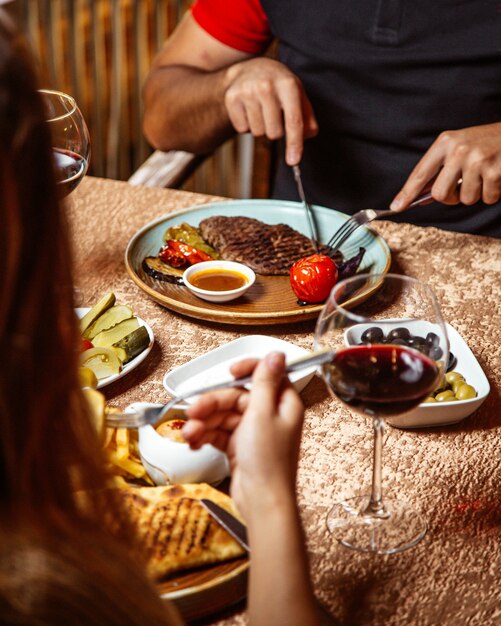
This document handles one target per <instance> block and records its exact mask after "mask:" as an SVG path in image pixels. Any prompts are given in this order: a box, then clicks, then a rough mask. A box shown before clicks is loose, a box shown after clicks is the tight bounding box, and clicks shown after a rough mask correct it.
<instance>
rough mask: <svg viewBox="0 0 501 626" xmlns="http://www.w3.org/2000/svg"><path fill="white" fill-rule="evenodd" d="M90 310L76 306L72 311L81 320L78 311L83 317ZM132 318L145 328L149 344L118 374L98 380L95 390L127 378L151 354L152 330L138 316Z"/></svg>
mask: <svg viewBox="0 0 501 626" xmlns="http://www.w3.org/2000/svg"><path fill="white" fill-rule="evenodd" d="M91 308H92V307H88V306H76V307H75V308H74V310H75V313H76V314H77V315H78V316H79V319H81V318H80V313H79V311H81V312H82V315H85V313H87V312H88V311H90V310H91ZM134 317H136V318H137V321H138V322H139V324H140V325H142V326H144V327H145V328H146V331H147V332H148V336H149V338H150V342H149V344H148V345H147V347H146V348H145V349H144V350H143V351H142V352H140V353H139V354H138V355H137V356H136V357H134V358H133V359H131V360H130V361H129V363H126V364H125V365H124V366H123V369H122V371H121V372H120V373H119V374H112V375H111V376H107V377H106V378H102V379H101V380H99V381H98V383H97V387H96V389H102V388H103V387H106V386H107V385H111V383H114V382H115V381H116V380H119V379H121V378H124V377H125V376H127V374H128V373H129V372H132V370H134V369H136V367H138V365H140V364H141V363H142V362H143V361H144V360H145V359H146V357H147V356H148V354H149V353H150V352H151V350H152V348H153V344H154V343H155V335H154V333H153V329H152V328H151V326H150V325H149V324H148V322H146V321H145V320H144V319H143V318H142V317H139V315H135V314H134Z"/></svg>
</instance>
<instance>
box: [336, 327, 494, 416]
mask: <svg viewBox="0 0 501 626" xmlns="http://www.w3.org/2000/svg"><path fill="white" fill-rule="evenodd" d="M386 321H387V322H388V321H390V322H391V321H392V320H386ZM405 325H406V320H395V323H394V324H393V327H395V328H397V327H398V326H405ZM445 325H446V328H447V334H448V336H449V345H450V351H451V352H452V353H453V354H454V356H455V357H456V359H457V364H456V365H455V366H454V368H453V369H454V370H455V371H456V372H459V373H460V374H463V376H464V377H465V379H466V382H467V383H468V384H470V385H473V387H475V390H476V392H477V396H476V397H475V398H471V399H469V400H455V401H452V402H430V403H427V402H423V403H422V404H420V405H418V406H417V407H415V408H414V409H411V410H410V411H409V412H408V413H403V414H402V415H395V416H393V417H387V418H386V421H387V422H388V424H390V425H391V426H394V427H396V428H429V427H431V426H447V425H449V424H456V423H457V422H460V421H462V420H464V419H465V418H466V417H468V416H469V415H471V414H472V413H473V412H474V411H476V410H477V409H478V408H479V407H480V406H481V405H482V404H483V402H484V401H485V399H486V398H487V396H488V395H489V391H490V385H489V381H488V380H487V377H486V375H485V374H484V372H483V370H482V368H481V367H480V364H479V362H478V361H477V359H476V358H475V355H474V354H473V352H472V351H471V350H470V348H469V347H468V345H467V344H466V342H465V340H464V339H463V338H462V337H461V335H460V334H459V333H458V332H457V330H456V329H455V328H453V327H452V326H451V325H450V324H448V323H446V324H445ZM369 326H377V322H376V323H374V324H357V325H356V326H353V327H351V328H350V329H349V330H348V331H347V332H346V333H345V341H346V343H347V344H348V345H353V344H357V343H359V342H360V337H361V335H362V333H363V332H364V330H366V328H368V327H369ZM429 330H432V328H428V324H427V322H423V328H422V332H421V334H422V335H424V336H425V335H426V333H427V332H428V331H429Z"/></svg>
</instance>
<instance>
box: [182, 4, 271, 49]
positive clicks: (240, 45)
mask: <svg viewBox="0 0 501 626" xmlns="http://www.w3.org/2000/svg"><path fill="white" fill-rule="evenodd" d="M191 11H192V15H193V18H194V19H195V20H196V22H197V23H198V25H199V26H201V27H202V28H203V29H204V30H205V31H206V32H207V33H209V35H212V37H214V38H215V39H217V40H218V41H220V42H221V43H224V44H226V45H227V46H230V48H235V49H236V50H240V51H241V52H247V53H249V54H260V53H262V52H264V51H265V50H266V48H267V47H268V45H269V43H270V42H271V40H272V38H273V37H272V35H271V33H270V28H269V24H268V19H267V17H266V15H265V13H264V11H263V9H262V7H261V2H260V1H259V0H230V2H228V0H196V2H195V3H194V5H193V7H192V9H191Z"/></svg>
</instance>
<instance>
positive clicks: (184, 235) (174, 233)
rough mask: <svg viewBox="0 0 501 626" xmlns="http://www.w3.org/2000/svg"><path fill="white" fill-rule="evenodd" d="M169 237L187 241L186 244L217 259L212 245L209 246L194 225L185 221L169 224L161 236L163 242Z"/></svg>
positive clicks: (216, 253) (217, 256) (217, 255)
mask: <svg viewBox="0 0 501 626" xmlns="http://www.w3.org/2000/svg"><path fill="white" fill-rule="evenodd" d="M169 239H174V240H176V241H182V242H183V243H187V244H188V245H190V246H193V247H194V248H196V249H197V250H201V251H202V252H205V253H206V254H208V255H209V256H210V257H211V258H213V259H219V254H218V252H216V250H214V248H213V247H212V246H209V244H208V243H206V242H205V240H204V239H203V237H202V235H201V234H200V232H199V231H198V229H197V228H195V227H194V226H191V225H190V224H187V223H186V222H183V223H182V224H178V225H177V226H171V227H170V228H169V229H168V230H166V231H165V233H164V236H163V240H164V242H167V241H169ZM206 260H208V259H206Z"/></svg>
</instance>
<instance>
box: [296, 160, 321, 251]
mask: <svg viewBox="0 0 501 626" xmlns="http://www.w3.org/2000/svg"><path fill="white" fill-rule="evenodd" d="M292 172H293V173H294V179H295V180H296V186H297V191H298V193H299V197H300V198H301V202H302V203H303V207H304V211H305V213H306V217H307V218H308V224H309V227H310V238H311V240H312V241H313V245H314V246H315V250H316V251H317V253H318V232H317V225H316V223H315V216H314V215H313V209H312V208H311V204H310V203H309V202H307V200H306V195H305V193H304V188H303V181H302V180H301V170H300V169H299V165H293V166H292Z"/></svg>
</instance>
